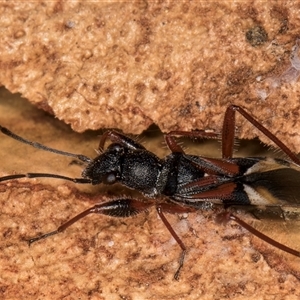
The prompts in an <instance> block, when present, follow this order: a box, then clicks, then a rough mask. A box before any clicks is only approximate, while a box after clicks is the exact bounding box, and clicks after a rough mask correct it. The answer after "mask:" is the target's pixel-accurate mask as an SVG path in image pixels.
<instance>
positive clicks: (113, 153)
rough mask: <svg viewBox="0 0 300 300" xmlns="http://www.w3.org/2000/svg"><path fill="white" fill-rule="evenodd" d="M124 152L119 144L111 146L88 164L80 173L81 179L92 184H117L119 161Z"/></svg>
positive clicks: (119, 175) (119, 168)
mask: <svg viewBox="0 0 300 300" xmlns="http://www.w3.org/2000/svg"><path fill="white" fill-rule="evenodd" d="M125 150H126V149H125V148H124V146H122V145H121V144H118V143H113V144H111V145H110V146H108V147H107V149H106V150H105V151H104V152H103V153H102V154H100V155H99V156H97V157H96V158H95V159H94V160H93V161H91V162H90V163H89V164H88V166H87V167H86V168H85V169H84V170H83V172H82V177H83V178H88V179H91V182H92V184H100V183H104V184H114V183H116V182H118V181H119V180H120V178H121V160H122V157H123V155H124V153H125Z"/></svg>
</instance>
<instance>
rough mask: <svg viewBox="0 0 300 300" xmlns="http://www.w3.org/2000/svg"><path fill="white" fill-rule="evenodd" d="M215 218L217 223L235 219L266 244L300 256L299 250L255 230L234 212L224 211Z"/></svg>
mask: <svg viewBox="0 0 300 300" xmlns="http://www.w3.org/2000/svg"><path fill="white" fill-rule="evenodd" d="M216 220H217V222H219V223H227V222H228V221H230V220H232V221H235V222H236V223H238V224H239V225H240V226H242V227H244V228H245V229H247V230H248V231H249V232H251V233H252V234H253V235H255V236H256V237H258V238H260V239H261V240H263V241H265V242H266V243H268V244H270V245H272V246H274V247H276V248H278V249H280V250H282V251H284V252H287V253H290V254H292V255H294V256H297V257H300V252H299V251H297V250H294V249H292V248H290V247H287V246H285V245H283V244H281V243H279V242H277V241H275V240H273V239H272V238H270V237H268V236H267V235H265V234H263V233H262V232H260V231H258V230H256V229H255V228H254V227H252V226H251V225H249V224H247V223H246V222H244V221H243V220H241V219H240V218H238V217H237V216H235V215H234V214H232V213H230V212H224V213H220V214H218V215H217V218H216Z"/></svg>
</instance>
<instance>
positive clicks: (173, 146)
mask: <svg viewBox="0 0 300 300" xmlns="http://www.w3.org/2000/svg"><path fill="white" fill-rule="evenodd" d="M175 136H183V137H189V138H196V139H197V138H199V139H200V138H201V139H218V138H219V137H220V135H219V134H218V133H213V132H206V131H204V130H195V131H171V132H169V133H167V134H166V135H165V141H166V143H167V145H168V147H169V149H170V150H171V151H172V152H173V153H174V152H180V153H184V151H183V149H182V148H181V147H180V146H179V145H178V143H177V142H176V141H175V139H174V137H175Z"/></svg>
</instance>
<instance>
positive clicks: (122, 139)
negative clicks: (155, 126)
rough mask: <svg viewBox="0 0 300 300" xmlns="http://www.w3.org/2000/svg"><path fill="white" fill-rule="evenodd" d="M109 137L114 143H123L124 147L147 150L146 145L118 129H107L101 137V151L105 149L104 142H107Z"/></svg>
mask: <svg viewBox="0 0 300 300" xmlns="http://www.w3.org/2000/svg"><path fill="white" fill-rule="evenodd" d="M107 139H110V140H111V141H112V142H114V143H118V144H121V145H123V146H124V147H126V148H128V149H131V150H137V149H140V150H146V149H145V147H144V146H143V145H141V144H139V143H138V142H136V141H134V140H133V139H131V138H130V137H128V136H126V135H124V134H122V133H120V132H118V131H116V130H108V131H106V132H105V133H104V134H103V135H102V136H101V139H100V142H99V147H98V149H99V150H100V151H103V149H104V144H105V142H106V140H107Z"/></svg>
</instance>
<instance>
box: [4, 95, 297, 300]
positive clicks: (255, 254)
mask: <svg viewBox="0 0 300 300" xmlns="http://www.w3.org/2000/svg"><path fill="white" fill-rule="evenodd" d="M0 91H1V93H0V119H1V122H0V123H1V125H5V126H6V127H8V128H10V129H11V130H13V131H15V132H16V133H19V134H21V135H22V136H24V137H27V138H30V139H32V140H34V141H38V142H42V143H44V144H46V145H48V146H51V147H55V148H58V149H62V150H66V151H73V152H75V153H82V154H84V155H87V156H90V157H93V156H94V155H95V151H94V150H93V149H94V148H97V145H98V142H99V136H98V133H91V132H86V133H84V134H78V133H74V132H72V131H71V130H70V129H69V128H68V127H67V126H66V125H65V124H62V123H61V122H59V121H58V120H55V119H54V118H52V117H50V116H49V115H47V114H45V113H44V112H42V111H38V110H37V109H35V108H33V107H31V106H30V105H29V104H26V102H24V100H23V101H22V100H21V99H19V97H18V96H11V95H10V94H9V93H8V92H7V91H5V90H4V89H2V90H0ZM140 139H142V140H143V144H144V145H145V147H147V148H148V149H150V150H151V151H153V152H154V153H156V154H158V155H159V156H164V155H166V153H168V151H167V149H166V147H165V146H163V144H162V138H161V137H160V138H159V139H157V138H156V137H155V135H154V137H153V133H152V132H148V133H147V134H146V135H144V136H141V137H140ZM184 145H185V146H186V145H188V144H187V143H186V142H185V143H184ZM200 146H201V143H194V145H189V147H188V148H187V149H186V150H187V151H189V152H191V153H198V154H200V153H201V154H202V155H211V156H213V157H219V155H220V154H219V151H218V146H217V145H216V143H213V145H212V147H210V146H209V145H207V144H206V145H205V146H204V147H203V148H201V152H200V153H199V150H198V148H200ZM242 148H243V149H244V154H245V155H250V154H252V155H253V154H254V153H256V151H257V150H255V148H254V149H251V150H249V148H250V147H249V145H244V146H242ZM245 150H248V152H247V153H245ZM0 151H1V174H0V175H1V176H2V175H7V174H14V173H19V172H26V171H30V172H34V171H35V172H52V173H59V174H65V175H68V176H79V175H80V172H81V169H82V167H83V166H80V165H78V164H74V163H72V159H70V158H67V157H61V156H58V155H54V154H51V153H47V152H43V151H38V150H36V149H33V148H31V147H29V146H26V145H22V144H20V143H18V142H16V141H14V140H12V139H10V138H8V137H5V136H3V135H1V136H0ZM127 192H128V191H126V189H124V188H117V187H115V186H113V187H109V186H108V187H103V186H96V187H92V186H90V185H87V186H84V185H75V184H72V183H65V182H63V181H59V180H51V179H38V180H29V179H27V180H19V181H12V182H2V183H0V207H1V213H0V232H1V239H0V249H1V251H0V295H1V296H0V298H1V299H37V298H38V299H63V298H64V299H79V298H80V299H113V300H114V299H115V300H117V299H162V300H166V299H187V300H189V299H195V300H196V299H205V300H206V299H213V300H216V299H220V300H221V299H227V298H230V299H233V300H245V299H267V298H268V297H269V298H271V299H278V300H282V299H286V300H290V299H299V297H300V289H299V280H298V279H299V278H300V274H299V270H300V265H299V264H300V263H299V259H298V260H297V259H296V258H293V257H291V256H289V255H284V254H283V253H282V252H280V251H277V250H275V249H274V248H273V247H271V246H270V245H266V244H265V243H263V242H261V241H258V240H257V239H256V238H253V237H252V236H251V235H250V234H249V233H247V232H246V231H245V230H241V228H240V227H239V226H237V225H236V224H233V223H230V224H228V225H227V226H221V225H218V224H216V223H215V222H214V217H215V215H214V214H213V213H212V212H210V211H207V212H201V211H199V212H197V213H191V214H189V215H184V216H181V217H179V216H176V215H167V218H168V219H169V221H170V223H171V224H172V226H173V227H174V229H175V230H176V232H177V233H178V234H179V235H180V237H181V238H182V240H183V241H184V243H185V245H186V246H187V248H188V253H187V257H186V261H185V264H184V268H183V269H182V272H181V276H180V281H179V282H177V281H174V280H173V275H174V273H175V271H176V269H177V267H178V263H177V261H178V258H179V254H180V249H179V247H178V245H177V244H176V242H175V241H174V240H173V239H172V238H171V236H170V234H169V232H168V231H167V229H166V228H165V227H164V225H163V224H162V222H161V221H160V220H159V218H158V217H157V214H156V212H155V210H150V211H149V212H148V213H145V214H144V213H143V214H141V215H138V216H136V217H134V218H128V219H122V220H117V219H114V218H109V217H105V216H97V215H94V216H89V217H86V218H84V219H82V220H81V221H80V222H78V223H76V224H74V225H73V226H72V227H70V228H69V229H68V230H66V232H64V233H61V234H58V235H56V236H53V237H49V238H48V239H46V240H43V241H40V242H37V243H35V244H32V245H31V246H30V247H29V246H28V244H27V243H26V241H25V240H26V239H28V238H30V237H34V236H36V235H38V234H40V233H45V232H47V231H51V230H54V229H55V228H56V227H57V226H59V225H60V224H62V223H63V222H64V221H66V220H68V219H69V218H70V217H72V216H74V215H76V214H78V213H79V212H81V211H83V210H85V209H87V208H88V207H91V206H93V205H94V204H95V203H97V202H101V201H105V200H107V199H108V198H109V197H118V196H120V195H124V194H127ZM242 216H243V215H242ZM243 218H245V217H243ZM246 220H247V219H246ZM260 225H261V229H263V230H264V232H269V233H270V234H272V236H273V238H276V239H277V240H280V241H283V242H287V244H288V245H290V246H293V247H295V248H298V249H300V241H299V239H300V236H299V224H297V223H291V224H289V227H287V226H288V225H287V224H283V223H269V222H262V223H261V224H260Z"/></svg>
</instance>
